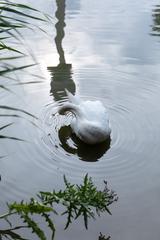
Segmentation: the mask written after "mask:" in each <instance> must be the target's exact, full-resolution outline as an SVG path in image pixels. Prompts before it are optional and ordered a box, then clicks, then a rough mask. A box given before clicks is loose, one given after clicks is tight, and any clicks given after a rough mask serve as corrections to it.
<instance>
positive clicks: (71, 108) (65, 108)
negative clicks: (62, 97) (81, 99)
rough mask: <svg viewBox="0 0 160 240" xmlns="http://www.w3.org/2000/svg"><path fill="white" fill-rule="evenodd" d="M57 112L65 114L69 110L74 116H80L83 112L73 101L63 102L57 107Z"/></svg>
mask: <svg viewBox="0 0 160 240" xmlns="http://www.w3.org/2000/svg"><path fill="white" fill-rule="evenodd" d="M58 112H59V114H62V115H64V114H66V112H71V113H73V114H74V116H75V117H79V118H82V116H83V114H82V111H81V109H80V108H79V106H78V105H75V104H73V103H65V104H64V105H63V106H62V107H60V108H59V111H58Z"/></svg>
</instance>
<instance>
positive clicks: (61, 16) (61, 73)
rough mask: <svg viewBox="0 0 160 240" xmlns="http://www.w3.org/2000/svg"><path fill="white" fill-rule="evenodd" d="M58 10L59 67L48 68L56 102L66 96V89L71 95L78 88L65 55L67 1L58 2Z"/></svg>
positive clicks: (57, 44) (56, 40)
mask: <svg viewBox="0 0 160 240" xmlns="http://www.w3.org/2000/svg"><path fill="white" fill-rule="evenodd" d="M56 5H57V10H56V13H55V16H56V18H57V19H58V21H57V23H56V24H55V28H56V37H55V44H56V48H57V52H58V55H59V64H58V65H57V66H53V67H52V66H51V67H47V69H48V71H49V72H50V74H51V91H50V92H51V93H52V94H53V96H54V100H55V101H59V100H61V99H63V98H64V97H65V96H66V93H65V88H66V89H68V90H69V91H70V92H71V93H73V94H74V93H75V90H76V86H75V83H74V81H73V79H72V74H73V73H72V64H68V63H66V60H65V53H64V50H63V46H62V40H63V38H64V36H65V32H64V27H65V26H66V24H65V7H66V5H65V0H56Z"/></svg>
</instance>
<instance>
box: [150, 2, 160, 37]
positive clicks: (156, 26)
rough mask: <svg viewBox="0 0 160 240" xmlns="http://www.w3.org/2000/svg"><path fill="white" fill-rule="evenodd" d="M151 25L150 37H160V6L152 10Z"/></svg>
mask: <svg viewBox="0 0 160 240" xmlns="http://www.w3.org/2000/svg"><path fill="white" fill-rule="evenodd" d="M152 16H153V25H152V33H151V35H155V36H160V5H156V8H155V9H154V10H153V14H152Z"/></svg>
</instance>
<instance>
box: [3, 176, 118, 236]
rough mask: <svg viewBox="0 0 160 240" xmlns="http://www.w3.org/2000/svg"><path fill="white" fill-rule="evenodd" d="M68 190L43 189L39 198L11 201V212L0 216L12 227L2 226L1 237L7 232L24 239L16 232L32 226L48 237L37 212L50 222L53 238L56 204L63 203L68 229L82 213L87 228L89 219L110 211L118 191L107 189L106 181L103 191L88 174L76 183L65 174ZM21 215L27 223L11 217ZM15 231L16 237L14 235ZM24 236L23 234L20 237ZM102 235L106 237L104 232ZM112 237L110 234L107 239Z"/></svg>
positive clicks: (9, 207)
mask: <svg viewBox="0 0 160 240" xmlns="http://www.w3.org/2000/svg"><path fill="white" fill-rule="evenodd" d="M64 182H65V190H64V191H62V190H60V191H58V192H56V191H53V192H40V193H39V195H38V199H39V201H37V200H35V199H34V198H31V200H30V202H24V201H22V202H21V203H16V202H15V203H12V204H9V205H8V209H9V211H8V213H6V214H4V215H1V216H0V220H6V221H7V222H8V223H9V224H10V229H7V230H0V239H2V237H5V236H8V237H9V238H10V239H24V238H23V237H21V236H20V235H19V238H18V237H17V236H18V234H17V233H15V231H16V230H17V229H20V228H26V227H27V228H31V230H32V232H33V233H35V234H36V235H37V237H38V238H39V239H42V240H46V239H48V238H47V237H46V236H45V233H44V230H43V229H42V228H41V227H40V226H39V223H38V222H37V221H36V220H35V216H36V215H37V214H38V216H40V217H41V220H42V219H43V220H44V222H46V224H47V225H48V228H49V229H50V231H51V233H52V236H51V239H54V235H55V226H54V223H53V220H52V215H53V214H57V212H56V210H55V206H54V205H55V204H61V205H63V206H64V208H65V211H64V212H63V213H62V215H67V222H66V225H65V229H66V228H68V226H69V224H70V223H72V221H73V220H76V219H77V218H79V217H81V216H82V217H83V219H84V224H85V227H86V228H88V219H89V218H95V215H96V214H97V215H98V216H100V213H101V212H108V213H109V214H111V213H110V210H109V208H108V206H109V205H110V204H112V203H113V202H115V201H117V195H116V194H115V193H114V192H113V191H111V190H109V189H108V186H107V183H106V182H105V188H104V190H103V191H100V190H97V188H96V187H95V186H94V184H93V182H92V179H91V178H89V177H88V175H86V176H85V178H84V181H83V184H81V185H74V184H71V183H69V182H68V181H67V179H66V178H65V177H64ZM12 215H13V216H17V215H19V216H20V218H21V219H23V222H24V223H25V225H22V226H16V227H12V225H11V217H12ZM14 234H15V236H16V234H17V236H16V238H14ZM20 237H21V238H20ZM100 237H101V238H99V239H101V240H102V239H103V240H106V238H104V237H105V236H103V235H102V234H101V235H100ZM108 239H109V238H107V240H108Z"/></svg>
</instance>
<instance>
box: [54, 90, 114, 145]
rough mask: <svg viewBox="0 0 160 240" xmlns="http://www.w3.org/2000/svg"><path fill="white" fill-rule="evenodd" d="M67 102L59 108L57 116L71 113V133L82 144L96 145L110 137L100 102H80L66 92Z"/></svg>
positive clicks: (104, 109) (104, 110) (105, 116)
mask: <svg viewBox="0 0 160 240" xmlns="http://www.w3.org/2000/svg"><path fill="white" fill-rule="evenodd" d="M66 92H67V95H68V98H69V102H67V103H65V104H64V105H63V106H61V107H60V108H59V111H58V112H59V114H62V115H64V114H66V113H67V112H71V113H72V114H73V116H74V118H73V120H72V122H71V128H72V131H73V132H74V133H75V134H76V135H77V137H79V138H80V139H81V140H82V141H83V142H85V143H87V144H97V143H100V142H103V141H105V140H106V139H107V138H109V137H110V133H111V129H110V126H109V118H108V113H107V110H106V108H105V107H104V106H103V104H102V103H101V102H100V101H82V100H80V99H79V98H78V97H77V96H73V95H72V94H71V93H69V92H68V91H66Z"/></svg>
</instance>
